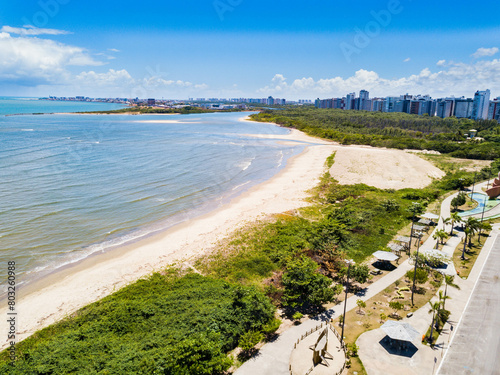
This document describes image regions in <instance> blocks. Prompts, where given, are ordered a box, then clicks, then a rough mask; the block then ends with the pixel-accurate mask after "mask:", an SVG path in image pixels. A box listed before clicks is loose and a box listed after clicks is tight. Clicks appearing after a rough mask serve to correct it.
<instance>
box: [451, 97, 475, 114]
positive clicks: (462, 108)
mask: <svg viewBox="0 0 500 375" xmlns="http://www.w3.org/2000/svg"><path fill="white" fill-rule="evenodd" d="M473 106H474V100H472V99H465V98H464V97H461V98H459V99H455V110H454V114H453V115H454V116H455V117H456V118H471V117H472V107H473Z"/></svg>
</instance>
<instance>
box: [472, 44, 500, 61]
mask: <svg viewBox="0 0 500 375" xmlns="http://www.w3.org/2000/svg"><path fill="white" fill-rule="evenodd" d="M498 51H499V49H498V48H497V47H492V48H483V47H481V48H478V49H477V51H476V52H474V53H473V54H472V55H471V56H472V57H474V58H475V59H478V58H480V57H485V56H493V55H496V54H497V53H498Z"/></svg>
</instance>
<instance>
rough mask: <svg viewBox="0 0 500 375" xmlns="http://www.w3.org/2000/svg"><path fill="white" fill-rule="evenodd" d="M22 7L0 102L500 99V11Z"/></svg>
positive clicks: (225, 1) (10, 25) (9, 32)
mask: <svg viewBox="0 0 500 375" xmlns="http://www.w3.org/2000/svg"><path fill="white" fill-rule="evenodd" d="M287 5H288V6H283V4H280V3H275V4H274V3H273V4H271V3H269V2H266V3H264V2H261V3H259V2H252V3H249V2H244V1H241V0H238V1H236V0H231V1H229V0H215V1H191V2H189V4H187V3H184V4H181V3H171V2H166V3H158V4H154V6H153V5H151V6H137V4H136V3H135V2H131V1H128V0H126V1H121V2H120V3H117V2H106V3H98V2H95V1H90V2H87V3H85V4H83V3H78V2H71V1H67V0H45V1H34V0H28V1H26V2H25V3H23V7H22V8H20V7H19V5H18V4H15V3H7V4H5V5H4V7H3V8H4V9H3V14H2V17H1V18H0V47H1V50H2V51H4V53H3V54H2V56H0V87H2V89H1V90H0V95H4V96H6V95H13V96H48V95H55V96H70V95H85V96H92V97H137V96H138V97H156V98H175V99H185V98H188V97H193V96H198V97H228V98H229V97H256V98H258V97H267V96H269V95H272V96H274V97H286V98H287V99H290V100H298V99H315V98H317V97H318V96H319V97H329V96H330V97H335V96H341V95H345V93H346V92H350V91H356V92H359V91H360V90H363V89H366V90H367V91H370V93H372V94H373V96H396V95H400V94H401V93H402V92H410V93H414V94H421V95H426V94H428V95H431V96H433V97H447V96H451V95H455V96H457V97H460V96H468V95H470V93H471V92H475V91H476V90H486V89H490V90H491V93H492V97H494V96H496V95H499V94H500V78H499V77H500V74H499V73H500V59H499V58H498V57H499V56H500V54H499V47H500V32H499V31H500V28H499V27H498V23H497V21H496V17H495V14H496V13H497V12H495V10H499V9H500V6H499V4H498V3H497V2H493V1H485V2H482V3H481V6H475V7H471V6H469V5H467V4H455V5H454V7H448V6H446V5H445V4H433V7H432V11H431V10H429V8H428V7H425V6H422V2H420V3H414V2H410V1H398V0H390V1H387V2H385V1H384V2H381V3H379V4H373V2H368V1H361V2H359V4H358V6H357V7H356V9H351V8H350V7H349V6H348V4H337V3H321V4H317V3H303V2H300V3H299V2H287Z"/></svg>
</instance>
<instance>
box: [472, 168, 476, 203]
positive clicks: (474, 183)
mask: <svg viewBox="0 0 500 375" xmlns="http://www.w3.org/2000/svg"><path fill="white" fill-rule="evenodd" d="M476 173H477V172H474V182H473V183H472V193H471V194H470V200H471V202H472V196H473V195H474V185H476Z"/></svg>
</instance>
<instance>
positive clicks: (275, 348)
mask: <svg viewBox="0 0 500 375" xmlns="http://www.w3.org/2000/svg"><path fill="white" fill-rule="evenodd" d="M482 185H483V184H479V185H477V187H478V190H479V187H481V186H482ZM456 195H457V194H453V195H452V196H449V197H447V198H446V199H445V200H444V201H443V203H442V205H441V212H440V219H439V221H438V225H437V226H436V227H435V229H434V231H435V230H436V229H437V228H440V229H442V228H443V220H442V218H443V217H444V218H447V217H449V216H450V203H451V200H452V199H453V198H454V197H455V196H456ZM490 211H492V210H490ZM488 214H489V215H492V214H494V213H491V212H488ZM489 215H487V214H486V213H485V218H486V217H488V216H489ZM450 229H451V228H450V227H449V226H447V228H446V230H448V231H449V230H450ZM433 233H434V232H433ZM433 233H431V235H430V236H429V238H428V239H427V241H426V242H425V243H424V244H423V245H422V246H421V249H423V250H425V249H432V248H434V246H435V243H436V242H435V240H434V239H433V238H432V234H433ZM462 236H463V233H462V232H459V231H455V235H454V236H453V237H451V238H450V239H449V240H448V241H447V243H446V245H444V246H443V248H442V251H444V252H445V253H446V254H447V255H448V256H449V257H450V258H451V256H452V255H453V251H454V249H455V247H456V246H457V245H458V244H459V243H460V242H461V239H462ZM491 245H492V241H491V237H490V238H489V239H488V240H487V242H486V244H485V249H486V248H487V247H488V246H489V247H491ZM485 253H487V251H482V252H481V254H480V255H479V257H478V259H477V261H476V265H475V266H474V268H473V270H472V272H471V275H470V276H469V278H468V280H462V279H460V278H456V282H457V284H459V286H460V288H461V291H462V292H463V293H460V291H457V290H456V289H454V288H448V295H449V296H450V297H451V298H452V299H453V304H452V303H451V302H450V301H448V304H447V309H449V310H450V311H452V318H451V319H453V317H459V316H461V315H462V312H463V310H464V309H465V305H466V299H467V298H468V296H469V294H470V293H471V292H472V288H473V285H474V284H475V279H474V271H475V270H476V269H477V268H478V266H479V265H482V263H483V262H484V261H485V257H486V255H487V254H485ZM410 269H412V265H410V263H409V261H408V260H406V261H405V262H403V263H401V264H400V265H399V266H398V268H396V269H395V270H394V271H391V272H390V273H388V274H386V275H385V276H384V277H382V278H380V279H379V280H377V281H376V282H374V283H373V284H371V285H369V286H368V288H367V289H366V292H365V294H363V295H362V296H356V295H354V296H351V297H349V298H348V299H347V311H350V310H352V309H354V308H356V307H357V305H356V301H357V300H358V299H362V300H363V301H366V300H368V299H370V298H371V297H373V296H375V295H377V294H378V293H380V292H381V291H383V290H384V289H385V288H387V287H388V286H390V285H391V284H393V283H394V282H395V281H396V280H398V279H400V278H401V277H403V276H404V275H405V273H406V272H407V271H408V270H410ZM444 272H445V273H447V274H452V275H456V271H455V268H454V267H453V265H452V264H450V265H448V267H447V268H446V269H445V270H444ZM476 279H477V277H476ZM453 306H455V307H454V308H453ZM427 310H428V309H427V307H424V308H422V309H420V310H418V311H416V312H415V314H414V316H413V317H412V318H410V320H409V322H410V323H411V324H412V325H414V326H415V328H417V329H418V330H419V332H420V331H423V332H422V334H424V333H425V332H426V331H427V328H428V327H429V325H430V322H431V316H430V315H429V314H427ZM342 313H343V303H341V304H338V305H335V306H334V307H332V308H331V309H329V310H327V311H326V312H325V313H323V314H321V315H319V316H317V317H315V318H313V319H310V320H308V321H305V322H304V323H302V324H301V325H299V326H293V327H292V328H290V329H288V330H286V331H285V332H283V333H282V334H281V335H280V336H279V337H278V338H277V339H276V340H275V341H274V342H271V343H268V344H266V345H264V346H263V347H262V348H261V349H260V351H259V353H258V354H257V355H256V356H255V357H253V358H251V359H250V360H248V361H247V362H245V363H244V364H243V365H242V366H241V367H240V368H238V369H237V370H236V372H235V375H256V374H259V375H289V374H290V372H289V363H290V355H291V353H292V350H293V346H294V343H295V342H297V339H298V338H300V337H301V335H303V334H304V333H305V332H306V331H308V330H311V329H312V328H314V327H315V326H316V325H317V324H318V321H329V320H330V319H335V318H337V317H338V316H339V315H341V314H342ZM450 324H455V325H456V322H455V321H453V320H451V321H450V323H448V325H450ZM378 331H380V329H378V330H373V331H370V332H367V333H365V334H363V335H362V336H360V339H361V338H362V337H363V336H364V335H368V334H373V335H375V336H376V335H377V332H378ZM448 331H449V327H447V326H446V325H445V328H444V330H443V333H442V334H441V336H440V339H439V341H438V343H437V345H436V346H435V348H441V349H443V348H444V347H445V346H446V343H445V341H446V340H447V339H448V337H449V336H448V333H447V332H448ZM452 333H453V331H452ZM377 337H378V336H377ZM377 337H373V338H372V340H369V343H368V344H363V346H361V345H360V357H361V360H362V361H363V364H364V365H365V368H367V371H368V374H370V375H372V374H374V375H376V374H391V373H394V374H399V373H401V374H406V373H408V374H413V373H415V374H418V375H422V374H432V373H433V372H434V370H435V369H436V368H437V366H438V365H439V361H440V359H441V356H442V355H443V352H442V351H441V352H439V351H438V350H437V349H431V348H430V347H428V346H425V347H424V348H420V347H419V348H420V349H426V352H425V353H424V352H423V351H422V353H423V354H422V355H423V357H422V360H420V361H417V360H418V358H419V357H418V356H417V357H415V356H414V357H415V358H414V359H412V358H409V359H408V360H407V361H406V362H404V364H402V365H400V366H396V368H397V370H395V372H388V371H387V370H388V367H387V362H384V363H382V364H381V365H380V368H381V369H382V370H381V371H382V372H376V371H377V370H376V368H377V366H376V364H375V365H374V366H371V365H370V363H371V360H370V359H368V357H369V354H368V353H367V351H366V348H369V347H372V348H378V347H381V345H379V344H378V342H379V341H380V340H378V341H374V340H377ZM362 340H364V339H362ZM358 342H359V341H358ZM358 345H359V343H358ZM377 345H378V346H377ZM368 351H369V349H368ZM386 352H387V351H386ZM379 354H380V353H379ZM419 356H420V354H419ZM388 358H389V361H393V360H394V358H395V356H391V357H388ZM433 358H434V359H433ZM365 360H366V363H365ZM417 362H419V365H418V366H417ZM424 362H425V364H424ZM428 363H429V364H430V366H431V368H429V366H427V364H428ZM420 366H423V367H424V368H423V369H422V370H423V371H420ZM372 367H373V368H372ZM417 367H418V371H417ZM368 368H370V371H369V370H368ZM405 371H408V372H405ZM411 371H417V372H411Z"/></svg>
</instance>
